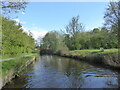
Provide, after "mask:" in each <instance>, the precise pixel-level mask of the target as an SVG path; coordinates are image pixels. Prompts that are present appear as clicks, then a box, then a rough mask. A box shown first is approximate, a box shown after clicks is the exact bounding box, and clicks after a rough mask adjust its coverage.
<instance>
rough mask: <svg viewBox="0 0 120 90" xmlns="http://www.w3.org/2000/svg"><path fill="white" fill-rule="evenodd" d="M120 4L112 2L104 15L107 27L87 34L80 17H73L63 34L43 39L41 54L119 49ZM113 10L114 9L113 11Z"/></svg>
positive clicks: (54, 33)
mask: <svg viewBox="0 0 120 90" xmlns="http://www.w3.org/2000/svg"><path fill="white" fill-rule="evenodd" d="M119 5H120V1H119V2H110V3H109V5H108V8H107V9H106V13H105V15H104V19H105V26H103V27H101V28H94V29H93V30H91V31H88V32H85V28H84V25H83V24H82V23H80V22H79V16H77V17H73V18H72V19H71V21H70V22H69V23H68V25H67V26H66V28H65V30H63V33H61V32H56V31H51V32H48V33H47V34H46V35H45V37H44V38H43V42H42V45H41V53H45V51H46V50H47V52H48V51H49V52H50V53H51V52H52V53H54V54H56V53H59V54H60V53H65V52H66V51H68V50H80V49H100V47H103V48H105V49H109V48H118V47H119V46H118V44H119V31H120V17H119V12H117V11H120V9H119V8H118V7H119ZM111 8H112V9H111ZM108 26H109V27H108Z"/></svg>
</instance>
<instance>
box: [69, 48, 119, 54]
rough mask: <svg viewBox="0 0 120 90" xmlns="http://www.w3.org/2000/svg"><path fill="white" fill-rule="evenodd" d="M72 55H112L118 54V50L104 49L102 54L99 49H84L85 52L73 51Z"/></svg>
mask: <svg viewBox="0 0 120 90" xmlns="http://www.w3.org/2000/svg"><path fill="white" fill-rule="evenodd" d="M70 53H85V54H111V53H118V49H104V51H103V52H101V51H100V50H99V49H84V50H73V51H70Z"/></svg>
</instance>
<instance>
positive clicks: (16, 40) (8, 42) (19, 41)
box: [2, 17, 35, 56]
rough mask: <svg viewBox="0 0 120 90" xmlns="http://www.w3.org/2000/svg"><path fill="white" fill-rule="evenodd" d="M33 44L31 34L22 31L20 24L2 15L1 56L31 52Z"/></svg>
mask: <svg viewBox="0 0 120 90" xmlns="http://www.w3.org/2000/svg"><path fill="white" fill-rule="evenodd" d="M34 46H35V45H34V39H33V37H32V35H31V34H29V35H28V34H27V33H25V32H23V29H22V26H21V25H20V24H18V25H17V24H16V22H15V21H13V20H9V19H7V18H4V17H2V56H10V55H16V54H22V53H31V52H33V50H34Z"/></svg>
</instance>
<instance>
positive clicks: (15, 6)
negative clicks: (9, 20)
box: [0, 0, 27, 15]
mask: <svg viewBox="0 0 120 90" xmlns="http://www.w3.org/2000/svg"><path fill="white" fill-rule="evenodd" d="M26 4H27V2H26V0H16V2H14V1H8V0H2V1H0V5H1V8H2V13H3V14H4V15H6V14H10V13H18V12H19V11H22V12H24V10H25V8H26Z"/></svg>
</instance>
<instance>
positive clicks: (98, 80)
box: [4, 55, 120, 88]
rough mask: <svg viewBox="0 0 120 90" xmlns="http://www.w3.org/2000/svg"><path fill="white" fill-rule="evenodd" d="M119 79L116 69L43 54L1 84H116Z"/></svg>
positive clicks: (74, 85)
mask: <svg viewBox="0 0 120 90" xmlns="http://www.w3.org/2000/svg"><path fill="white" fill-rule="evenodd" d="M119 82H120V72H118V71H113V70H110V69H105V68H102V67H97V66H93V65H90V64H88V63H85V62H81V61H78V60H75V59H70V58H64V57H59V56H48V55H44V56H40V57H39V60H38V61H37V62H35V63H34V64H32V65H30V66H29V67H27V68H26V69H25V70H24V71H23V72H22V73H21V76H20V77H17V78H15V79H13V80H12V81H11V82H10V83H8V84H6V86H4V88H118V87H119V84H120V83H119Z"/></svg>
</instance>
